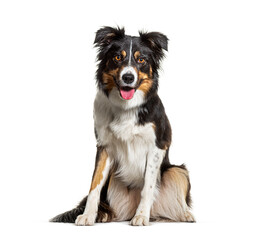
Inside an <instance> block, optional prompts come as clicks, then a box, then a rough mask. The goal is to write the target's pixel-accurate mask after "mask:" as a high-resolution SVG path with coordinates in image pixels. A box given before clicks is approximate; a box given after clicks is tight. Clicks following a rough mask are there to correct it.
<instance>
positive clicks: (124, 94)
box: [120, 89, 135, 100]
mask: <svg viewBox="0 0 254 240" xmlns="http://www.w3.org/2000/svg"><path fill="white" fill-rule="evenodd" d="M120 93H121V96H122V98H123V99H125V100H129V99H132V97H133V95H134V93H135V89H131V90H130V91H125V90H122V89H121V90H120Z"/></svg>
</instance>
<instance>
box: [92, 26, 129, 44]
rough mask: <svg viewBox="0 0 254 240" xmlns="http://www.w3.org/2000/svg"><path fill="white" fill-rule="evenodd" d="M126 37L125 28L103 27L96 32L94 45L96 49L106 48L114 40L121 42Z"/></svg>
mask: <svg viewBox="0 0 254 240" xmlns="http://www.w3.org/2000/svg"><path fill="white" fill-rule="evenodd" d="M124 36H125V31H124V28H119V27H117V28H112V27H103V28H101V29H99V30H98V31H97V32H96V36H95V40H94V44H95V46H96V47H106V46H108V45H109V44H110V43H111V42H112V41H113V40H119V39H121V38H123V37H124Z"/></svg>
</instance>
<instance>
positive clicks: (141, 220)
mask: <svg viewBox="0 0 254 240" xmlns="http://www.w3.org/2000/svg"><path fill="white" fill-rule="evenodd" d="M131 225H132V226H149V225H150V224H149V218H147V217H145V216H141V215H138V216H134V217H133V218H132V220H131Z"/></svg>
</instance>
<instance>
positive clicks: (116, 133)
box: [94, 101, 155, 186]
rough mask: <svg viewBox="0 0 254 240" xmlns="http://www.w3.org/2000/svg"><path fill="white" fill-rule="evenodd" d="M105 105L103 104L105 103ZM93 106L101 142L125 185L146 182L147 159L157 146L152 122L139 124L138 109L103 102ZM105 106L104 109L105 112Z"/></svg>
mask: <svg viewBox="0 0 254 240" xmlns="http://www.w3.org/2000/svg"><path fill="white" fill-rule="evenodd" d="M101 104H102V105H103V106H102V105H101ZM101 104H98V102H97V104H96V101H95V109H94V119H95V128H96V132H97V138H98V143H99V144H100V145H103V146H106V148H107V152H108V154H109V156H110V158H111V159H112V161H113V162H114V163H115V166H117V169H116V175H117V176H119V177H120V178H121V180H122V181H123V182H125V183H126V185H136V186H141V185H142V184H143V177H144V171H145V168H146V158H147V155H148V152H149V151H152V150H153V147H154V145H155V133H154V128H153V124H152V123H148V124H146V125H139V124H138V110H137V109H132V110H120V109H114V108H113V107H112V106H110V105H108V104H106V102H101ZM102 108H103V111H102Z"/></svg>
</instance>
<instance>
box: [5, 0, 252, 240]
mask: <svg viewBox="0 0 254 240" xmlns="http://www.w3.org/2000/svg"><path fill="white" fill-rule="evenodd" d="M251 2H252V1H245V0H241V1H234V0H232V1H225V0H224V1H223V0H220V1H217V0H213V1H204V0H202V1H201V0H200V1H197V0H195V1H182V0H178V1H160V0H156V1H155V0H154V1H131V0H128V1H119V0H118V1H113V0H107V1H91V2H89V1H52V0H51V1H46V0H44V1H11V0H9V1H1V2H0V161H1V163H0V164H1V166H0V185H1V197H0V201H1V204H0V219H1V220H0V221H1V232H0V234H2V235H5V236H4V238H3V237H1V239H17V238H19V239H21V238H22V239H91V238H92V239H97V238H98V239H99V238H102V237H104V239H105V238H106V239H107V238H113V239H119V238H121V239H122V238H124V239H130V238H132V239H136V238H138V237H139V238H142V239H146V238H148V237H154V238H155V237H156V238H158V236H163V238H165V237H166V238H168V239H186V238H188V239H229V238H230V237H237V238H238V239H239V238H241V239H253V237H254V235H253V231H252V228H253V223H254V221H253V216H254V209H253V202H254V197H253V183H254V177H253V161H254V153H253V141H254V139H253V138H254V137H253V136H254V128H253V122H254V114H253V103H254V97H253V95H254V94H253V92H254V88H253V81H254V71H253V67H254V31H253V29H254V26H253V23H254V14H253V12H254V8H253V6H252V4H251ZM104 25H110V26H116V25H119V26H125V28H126V33H127V34H131V35H137V34H138V30H142V29H144V30H149V31H161V32H163V33H164V34H166V35H167V36H168V37H169V39H170V42H169V50H168V53H167V58H166V59H165V61H164V62H163V71H161V77H160V89H159V95H160V96H161V99H162V101H163V103H164V106H165V109H166V112H167V114H168V117H169V119H170V122H171V125H172V129H173V144H172V147H171V150H170V159H171V162H172V163H174V164H181V163H183V162H185V163H186V164H187V166H188V168H189V171H190V177H191V182H192V196H193V202H194V203H193V213H194V215H195V216H196V219H197V223H196V224H186V223H181V224H180V223H166V224H165V223H156V224H152V225H151V227H146V228H134V227H131V226H129V225H128V223H109V224H96V225H95V226H94V227H76V226H74V225H72V224H54V223H48V219H49V218H51V217H53V216H55V215H56V214H59V213H61V212H63V211H66V210H69V209H71V208H72V207H74V206H75V205H76V204H77V203H78V202H79V201H80V200H81V199H82V197H83V196H85V195H86V194H87V193H88V189H89V186H90V180H91V177H92V172H93V167H94V158H95V150H96V148H95V144H96V142H95V138H94V134H93V99H94V95H95V92H96V89H95V80H94V76H95V70H96V63H95V57H96V50H95V49H93V40H94V36H95V35H94V33H95V32H96V31H97V29H98V28H99V27H101V26H104ZM160 234H161V235H160Z"/></svg>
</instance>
